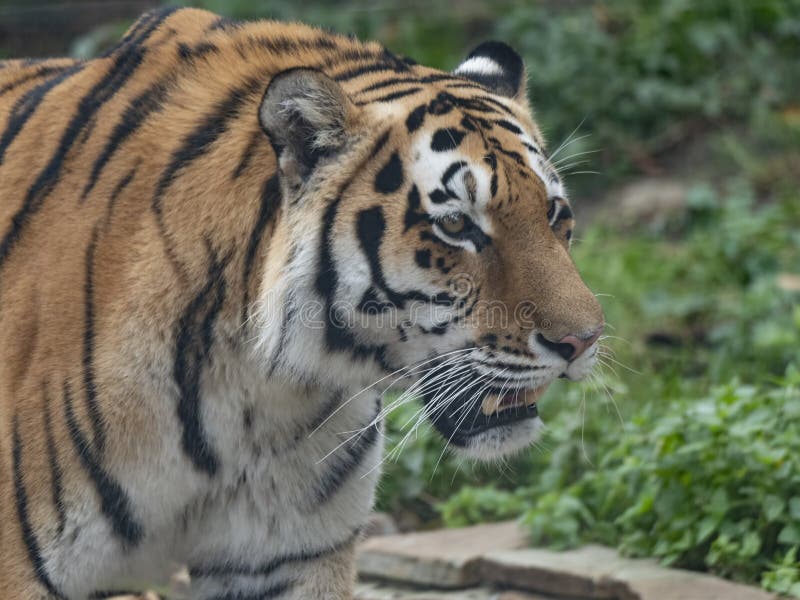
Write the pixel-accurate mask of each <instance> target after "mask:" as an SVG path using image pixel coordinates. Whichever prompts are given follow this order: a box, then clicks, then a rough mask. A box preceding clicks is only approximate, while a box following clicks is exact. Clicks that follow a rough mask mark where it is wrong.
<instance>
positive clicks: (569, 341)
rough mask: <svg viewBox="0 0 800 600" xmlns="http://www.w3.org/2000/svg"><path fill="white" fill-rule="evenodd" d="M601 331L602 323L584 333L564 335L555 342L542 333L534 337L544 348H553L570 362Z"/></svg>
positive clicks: (584, 350)
mask: <svg viewBox="0 0 800 600" xmlns="http://www.w3.org/2000/svg"><path fill="white" fill-rule="evenodd" d="M601 333H603V325H601V326H600V327H598V328H597V329H595V330H594V331H590V332H589V333H588V334H585V335H581V336H577V335H565V336H564V337H563V338H561V339H560V340H558V341H557V342H551V341H550V340H548V339H547V338H545V337H544V336H543V335H542V334H539V335H537V336H536V339H537V340H539V343H541V344H542V345H543V346H545V347H546V348H549V349H550V350H553V351H554V352H555V353H556V354H558V355H559V356H561V357H562V358H563V359H564V360H566V361H568V362H572V361H573V360H575V359H576V358H578V357H579V356H580V355H581V354H583V353H584V352H586V351H587V350H588V349H589V348H590V347H591V345H592V344H594V343H595V342H596V341H597V338H599V337H600V334H601Z"/></svg>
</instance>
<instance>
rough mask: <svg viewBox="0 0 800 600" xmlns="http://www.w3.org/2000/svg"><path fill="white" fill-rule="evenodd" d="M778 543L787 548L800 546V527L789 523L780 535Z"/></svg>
mask: <svg viewBox="0 0 800 600" xmlns="http://www.w3.org/2000/svg"><path fill="white" fill-rule="evenodd" d="M778 542H779V543H781V544H786V545H787V546H790V545H794V544H800V527H798V526H797V525H795V524H794V523H789V524H788V525H786V526H785V527H784V528H783V529H781V532H780V533H779V534H778Z"/></svg>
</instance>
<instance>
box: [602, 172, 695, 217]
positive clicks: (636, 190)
mask: <svg viewBox="0 0 800 600" xmlns="http://www.w3.org/2000/svg"><path fill="white" fill-rule="evenodd" d="M617 195H618V198H619V199H618V201H617V202H613V203H612V204H613V205H614V206H616V207H617V210H618V216H619V217H621V218H622V221H623V222H624V223H626V224H637V223H649V224H652V225H653V226H655V227H661V226H663V225H664V223H665V222H667V221H668V220H669V219H670V218H671V217H674V216H675V215H678V214H680V213H681V212H683V211H684V210H686V202H687V197H688V190H687V187H686V185H685V184H684V183H683V182H680V181H676V180H673V179H655V178H653V179H645V180H642V181H636V182H634V183H631V184H628V185H626V186H624V187H623V188H621V189H620V190H619V191H618V192H617ZM614 212H616V211H614Z"/></svg>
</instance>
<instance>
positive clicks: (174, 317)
mask: <svg viewBox="0 0 800 600" xmlns="http://www.w3.org/2000/svg"><path fill="white" fill-rule="evenodd" d="M526 85H527V75H526V71H525V66H524V64H523V60H522V59H521V57H520V55H519V54H518V53H517V52H516V51H514V50H513V49H512V48H511V47H509V46H508V45H506V44H505V43H503V42H497V41H489V42H484V43H482V44H480V45H478V46H477V47H476V48H475V49H474V50H473V51H472V52H471V53H469V54H468V55H467V57H466V58H465V59H464V61H463V62H462V63H461V64H460V65H459V66H458V67H456V68H455V69H454V70H453V71H452V72H445V71H442V70H437V69H433V68H429V67H426V66H423V65H420V64H418V63H416V62H415V61H413V60H412V59H410V58H407V57H404V56H401V55H398V54H395V53H392V52H391V51H389V50H387V49H386V48H385V47H383V46H382V45H380V44H379V43H376V42H361V41H359V40H358V39H356V38H355V37H354V36H347V35H343V34H338V33H334V32H329V31H326V30H323V29H319V28H315V27H311V26H307V25H304V24H300V23H287V22H279V21H269V20H263V21H252V22H249V21H237V20H231V19H227V18H223V17H220V16H218V15H215V14H213V13H210V12H206V11H204V10H199V9H193V8H164V9H157V10H155V11H152V12H148V13H145V14H144V15H143V16H142V17H141V18H140V19H139V20H138V21H136V22H135V23H134V24H133V25H132V26H131V27H130V29H129V30H128V31H127V32H126V33H125V34H124V36H123V37H122V38H121V39H120V41H119V42H118V43H117V44H116V45H115V46H114V47H113V48H110V49H109V50H108V51H107V52H105V53H104V54H102V55H100V56H98V57H96V58H93V59H88V60H77V59H43V60H8V61H5V62H1V63H0V197H1V198H2V200H0V235H2V238H1V239H0V356H2V359H1V360H0V590H2V592H3V597H4V598H16V599H47V600H64V599H69V600H77V599H97V598H106V597H109V596H113V595H115V594H122V593H137V592H138V591H141V590H142V589H145V588H147V586H148V585H150V584H151V583H152V582H156V583H157V582H159V581H164V579H165V578H167V577H168V576H169V574H170V572H171V570H172V569H173V568H174V565H176V564H183V565H188V570H189V573H190V577H191V592H190V593H191V598H194V599H197V600H216V599H228V600H250V599H267V598H280V599H284V600H287V599H295V600H298V599H305V600H308V599H315V600H316V599H331V600H342V599H349V598H352V597H353V593H354V591H353V590H354V586H355V557H356V549H357V545H358V542H359V539H360V536H362V535H363V531H364V527H365V523H366V522H367V520H368V519H369V515H370V511H371V509H372V506H373V501H374V496H375V488H376V485H377V484H378V481H379V471H380V465H381V460H382V453H383V445H384V437H385V436H386V432H385V430H384V421H385V417H386V415H387V413H388V412H389V411H390V409H391V407H392V405H394V404H396V402H397V400H398V399H400V398H403V399H404V400H403V401H407V400H408V399H411V400H408V401H413V402H419V404H418V405H417V406H419V414H420V415H421V419H424V420H425V421H426V422H429V423H431V424H432V428H433V430H434V431H436V432H438V434H440V435H441V436H442V437H443V439H444V441H445V442H446V443H447V447H449V448H451V449H452V451H453V452H456V453H461V454H463V455H464V456H467V457H470V458H473V459H477V460H485V461H493V460H497V459H499V458H500V457H504V456H506V455H509V454H511V453H515V452H519V451H521V450H523V449H524V448H527V447H528V446H530V445H531V444H532V443H533V442H534V441H535V440H536V439H537V437H538V436H539V435H540V433H541V430H542V427H543V425H542V421H541V419H540V417H539V415H538V408H537V400H538V399H539V398H540V397H541V396H542V394H543V393H544V391H545V390H546V389H547V388H548V386H549V385H550V384H551V383H552V382H553V381H554V380H555V379H556V378H559V377H561V378H566V379H569V380H579V379H582V378H584V377H586V376H587V375H588V374H589V373H590V372H591V370H592V368H593V366H594V364H595V363H596V361H597V360H598V358H597V356H598V348H599V344H600V335H601V332H602V330H603V327H604V317H603V311H602V309H601V307H600V304H599V303H598V301H597V299H596V297H595V295H594V294H593V293H592V292H591V291H590V290H589V288H588V287H587V285H586V284H585V283H584V281H583V279H582V278H581V276H580V274H579V273H578V270H577V267H576V266H575V264H574V262H573V259H572V258H571V255H570V243H571V238H572V233H573V229H574V224H575V223H574V215H573V211H572V208H571V204H570V202H569V201H568V199H567V193H566V190H565V187H564V184H563V182H562V181H561V178H560V176H559V174H558V172H557V170H556V168H555V167H554V165H553V160H552V159H551V158H550V157H549V155H548V154H547V151H546V149H545V144H544V141H543V137H542V134H541V132H540V130H539V128H538V126H537V125H536V123H535V121H534V119H533V116H532V111H531V108H530V105H529V101H528V98H527V92H526ZM387 390H388V391H387ZM397 390H399V391H400V396H397V393H398V391H397ZM384 396H385V397H386V398H387V399H388V398H394V400H392V402H391V403H390V402H389V401H388V400H387V401H385V402H384V400H383V397H384Z"/></svg>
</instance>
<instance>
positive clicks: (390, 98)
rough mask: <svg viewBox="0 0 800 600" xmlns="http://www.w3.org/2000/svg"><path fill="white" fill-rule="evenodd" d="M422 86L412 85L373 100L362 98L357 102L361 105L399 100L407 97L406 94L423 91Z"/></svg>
mask: <svg viewBox="0 0 800 600" xmlns="http://www.w3.org/2000/svg"><path fill="white" fill-rule="evenodd" d="M421 91H422V88H421V87H412V88H409V89H407V90H400V91H398V92H392V93H391V94H386V95H385V96H380V97H378V98H375V99H373V100H361V101H359V102H356V104H357V105H359V106H365V105H367V104H374V103H376V102H392V101H393V100H398V99H399V98H405V97H406V96H411V95H412V94H416V93H417V92H421Z"/></svg>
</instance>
